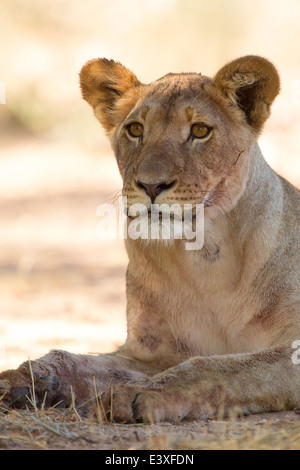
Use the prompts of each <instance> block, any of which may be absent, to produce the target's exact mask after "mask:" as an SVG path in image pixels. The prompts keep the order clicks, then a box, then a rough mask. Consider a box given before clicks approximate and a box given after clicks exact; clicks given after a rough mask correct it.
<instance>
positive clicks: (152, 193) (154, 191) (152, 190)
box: [136, 181, 175, 203]
mask: <svg viewBox="0 0 300 470" xmlns="http://www.w3.org/2000/svg"><path fill="white" fill-rule="evenodd" d="M174 184H175V181H171V183H166V182H162V183H152V184H148V183H143V182H142V181H137V182H136V185H137V187H138V188H140V189H143V190H144V191H145V193H146V194H147V195H148V196H149V197H150V199H151V202H152V203H153V202H154V201H155V198H156V197H157V196H158V195H159V194H160V193H162V192H163V191H166V190H167V189H170V188H172V187H173V186H174Z"/></svg>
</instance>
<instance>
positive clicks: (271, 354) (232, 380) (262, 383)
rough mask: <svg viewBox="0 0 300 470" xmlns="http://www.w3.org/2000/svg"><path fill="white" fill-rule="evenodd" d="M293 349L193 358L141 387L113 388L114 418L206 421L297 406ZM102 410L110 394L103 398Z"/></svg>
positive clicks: (299, 388) (299, 387)
mask: <svg viewBox="0 0 300 470" xmlns="http://www.w3.org/2000/svg"><path fill="white" fill-rule="evenodd" d="M293 352H294V351H293V350H291V349H275V350H268V351H262V352H259V353H253V354H251V353H249V354H238V355H228V356H219V357H218V356H213V357H195V358H192V359H189V360H187V361H185V362H183V363H181V364H179V365H178V366H175V367H173V368H171V369H168V370H166V371H165V372H162V373H160V374H157V375H155V376H153V377H152V378H150V379H149V380H148V383H147V384H141V385H136V386H134V385H117V386H116V387H114V390H113V415H114V418H115V419H117V420H118V419H120V420H122V421H131V422H132V421H133V422H134V421H145V422H158V421H175V422H177V421H178V419H180V418H184V417H188V418H205V417H208V416H211V415H213V414H216V413H218V411H219V410H221V411H222V412H223V411H225V413H226V412H227V411H229V409H232V408H237V409H238V410H240V412H242V413H244V414H249V413H258V412H264V411H265V412H267V411H279V410H285V409H292V408H294V407H299V404H300V365H295V364H293V362H292V354H293ZM103 403H104V406H105V409H106V410H109V409H110V408H111V406H112V404H111V401H110V394H109V393H106V394H105V395H104V397H103Z"/></svg>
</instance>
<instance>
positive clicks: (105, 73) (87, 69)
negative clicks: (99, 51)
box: [80, 59, 141, 133]
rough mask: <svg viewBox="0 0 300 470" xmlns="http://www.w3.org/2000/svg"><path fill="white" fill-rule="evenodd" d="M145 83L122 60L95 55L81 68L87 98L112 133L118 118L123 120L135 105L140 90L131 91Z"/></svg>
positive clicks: (99, 118) (82, 82)
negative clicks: (101, 57) (126, 97)
mask: <svg viewBox="0 0 300 470" xmlns="http://www.w3.org/2000/svg"><path fill="white" fill-rule="evenodd" d="M140 85H141V83H140V82H139V80H138V79H137V77H136V76H135V75H134V74H133V73H132V72H131V71H130V70H128V69H127V68H126V67H124V66H123V65H122V64H120V63H118V62H114V61H113V60H108V59H93V60H90V61H89V62H87V63H86V64H85V65H84V67H83V68H82V69H81V72H80V86H81V90H82V96H83V98H84V99H85V100H86V101H87V102H88V103H89V104H90V105H91V106H92V107H93V109H94V112H95V115H96V117H97V118H98V120H99V121H100V122H101V124H102V126H103V127H104V129H105V130H106V131H107V132H108V133H109V132H110V131H111V130H112V129H113V128H114V127H116V125H117V124H118V123H119V122H118V121H120V122H121V121H122V118H123V119H124V118H125V117H126V115H127V114H128V113H129V111H130V109H131V108H132V107H133V106H134V104H135V101H136V99H137V98H136V94H135V93H129V96H128V99H124V100H122V101H123V102H122V106H118V108H119V109H118V112H116V108H117V104H118V102H119V101H120V99H121V98H124V97H125V95H126V94H128V92H130V91H134V90H137V88H138V87H139V86H140Z"/></svg>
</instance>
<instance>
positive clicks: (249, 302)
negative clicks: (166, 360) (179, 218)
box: [127, 246, 265, 359]
mask: <svg viewBox="0 0 300 470" xmlns="http://www.w3.org/2000/svg"><path fill="white" fill-rule="evenodd" d="M132 268H133V266H132ZM139 269H140V271H139V275H138V274H137V273H135V274H134V275H133V276H130V271H129V279H130V280H129V282H128V289H127V295H128V309H127V312H128V330H129V340H133V341H134V343H135V348H136V345H137V344H139V345H140V347H141V351H143V352H145V351H146V350H147V351H148V350H149V351H148V352H149V354H150V355H151V354H153V355H157V354H160V355H168V354H173V355H176V354H177V355H178V356H180V358H181V359H182V358H185V357H190V356H195V355H213V354H226V353H236V352H242V351H251V350H255V349H257V348H260V345H261V343H263V342H264V341H265V340H264V334H262V335H260V334H257V331H256V328H253V326H251V319H252V317H253V315H254V314H255V312H256V311H257V309H258V308H259V305H258V301H256V299H255V298H253V295H252V292H251V278H248V277H247V275H243V276H242V275H241V266H240V262H239V258H238V254H237V253H236V250H234V249H232V247H223V248H222V247H216V246H214V247H212V246H211V247H210V249H209V250H208V249H207V250H206V251H205V252H203V253H202V254H194V256H193V255H190V254H189V255H188V256H187V257H185V258H184V259H181V262H180V263H179V262H178V261H177V260H176V257H175V258H169V259H165V260H164V263H163V264H161V265H160V267H159V266H158V265H156V264H155V263H153V264H151V265H148V266H144V267H143V269H141V264H140V265H139ZM137 270H138V268H137Z"/></svg>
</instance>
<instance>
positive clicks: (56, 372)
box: [0, 350, 151, 411]
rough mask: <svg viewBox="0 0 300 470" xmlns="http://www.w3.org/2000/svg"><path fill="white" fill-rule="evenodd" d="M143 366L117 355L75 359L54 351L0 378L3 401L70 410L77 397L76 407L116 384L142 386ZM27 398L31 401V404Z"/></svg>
mask: <svg viewBox="0 0 300 470" xmlns="http://www.w3.org/2000/svg"><path fill="white" fill-rule="evenodd" d="M142 369H143V367H142V365H141V364H140V363H138V362H136V361H134V360H130V359H127V358H124V357H121V356H119V355H118V354H117V353H116V354H107V355H99V356H92V355H76V354H71V353H68V352H65V351H57V350H54V351H51V352H50V353H49V354H47V355H45V356H43V357H42V358H40V359H37V360H35V361H30V362H29V361H27V362H25V363H23V364H21V365H20V367H19V368H18V369H16V370H8V371H5V372H2V373H1V374H0V398H1V397H2V400H3V403H5V404H6V405H8V406H12V407H24V406H26V405H29V404H30V400H31V401H32V398H33V392H34V400H35V404H36V406H40V405H41V404H42V403H43V404H44V405H45V406H46V407H47V406H53V405H54V404H56V403H59V402H60V403H61V404H63V405H65V406H68V405H69V404H70V403H71V401H72V399H73V398H74V396H75V402H76V405H78V406H79V407H82V409H85V411H86V410H87V409H89V406H88V404H89V403H91V402H92V401H93V400H95V397H96V394H101V393H103V392H105V390H107V389H110V387H111V385H113V384H116V383H128V382H132V381H133V382H135V383H136V382H139V381H141V380H142V379H144V378H145V377H146V373H147V372H149V373H151V371H149V370H148V371H147V369H144V371H143V372H142ZM27 397H29V398H30V400H29V401H28V399H27Z"/></svg>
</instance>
